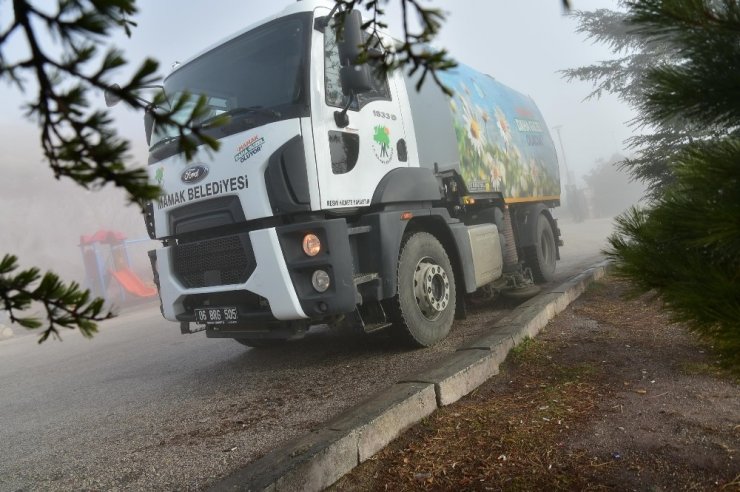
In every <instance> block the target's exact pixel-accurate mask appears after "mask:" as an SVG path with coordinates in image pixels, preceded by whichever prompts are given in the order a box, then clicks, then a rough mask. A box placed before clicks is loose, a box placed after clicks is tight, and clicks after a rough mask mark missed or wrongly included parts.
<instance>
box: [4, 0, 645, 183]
mask: <svg viewBox="0 0 740 492" xmlns="http://www.w3.org/2000/svg"><path fill="white" fill-rule="evenodd" d="M292 1H293V0H271V1H269V2H266V1H261V2H258V1H249V0H211V1H207V2H206V1H195V0H178V1H177V2H171V1H167V2H163V1H158V2H154V1H148V2H145V1H140V2H138V4H139V9H140V12H139V14H138V16H137V17H136V19H135V20H136V21H137V22H138V27H137V28H136V29H135V30H134V33H133V36H132V37H131V38H130V39H128V38H126V37H125V36H118V37H117V38H115V39H114V43H115V44H116V45H117V46H118V47H119V48H121V49H123V50H124V52H125V54H126V56H127V58H128V59H129V61H130V62H131V65H132V68H133V66H134V65H138V63H140V62H141V61H142V60H143V59H144V58H145V57H147V56H149V57H154V58H156V59H158V60H160V62H161V70H160V72H161V73H163V74H166V73H167V72H168V71H169V68H170V66H171V64H172V63H173V62H175V61H183V60H185V59H187V58H189V57H191V56H192V55H194V54H195V53H197V52H199V51H201V50H202V49H204V48H205V47H207V46H210V45H212V44H214V43H216V42H217V41H218V40H220V39H222V38H223V37H225V36H227V35H229V34H231V33H233V32H235V31H238V30H240V29H242V28H244V27H246V26H248V25H249V24H251V23H253V22H255V21H257V20H259V19H261V18H263V17H265V16H266V15H269V14H272V13H275V12H277V11H279V10H281V9H282V8H283V7H284V6H285V5H289V4H290V3H292ZM42 3H43V2H42ZM397 3H398V2H397V1H396V0H391V2H390V3H389V9H388V10H389V14H390V20H391V21H392V22H391V31H394V32H396V33H397V32H398V29H396V28H395V27H396V26H397V25H398V22H397V21H398V19H399V10H398V8H397V7H396V5H395V4H397ZM430 3H432V4H436V5H438V6H439V7H440V8H442V9H443V10H445V11H447V12H448V14H449V15H448V20H447V22H446V24H445V26H444V28H443V31H442V33H441V35H440V36H439V38H438V40H437V42H436V44H437V45H439V46H444V47H446V48H447V49H448V50H449V51H450V52H451V54H452V55H453V56H454V57H455V58H456V59H458V60H459V61H461V62H463V63H466V64H468V65H471V66H472V67H473V68H476V69H478V70H480V71H483V72H486V73H488V74H490V75H492V76H493V77H495V78H496V79H498V80H499V81H501V82H503V83H505V84H507V85H509V86H511V87H513V88H515V89H517V90H519V91H521V92H524V93H525V94H528V95H530V96H531V97H532V98H533V99H534V100H535V101H536V102H537V104H538V105H539V107H540V109H541V110H542V113H543V115H544V117H545V120H546V121H547V122H548V124H549V125H550V126H554V125H562V126H563V127H562V130H561V132H562V139H563V144H564V146H565V152H566V156H567V163H568V165H569V166H570V168H571V171H572V172H574V174H575V175H576V176H580V175H582V174H583V173H585V172H586V171H587V170H588V169H589V168H590V167H591V166H592V165H593V163H594V161H595V160H596V159H599V158H608V157H610V156H611V155H612V154H613V153H615V152H619V151H622V148H623V143H622V142H623V140H624V139H625V138H626V137H628V136H629V130H628V129H627V128H626V126H625V124H624V122H625V121H627V120H628V119H630V118H631V113H630V111H629V110H628V108H626V107H625V106H624V105H622V104H621V103H619V102H618V101H616V100H615V99H612V98H605V99H602V100H599V101H594V102H582V100H583V98H584V97H585V96H586V95H587V94H588V92H589V85H587V84H580V83H572V84H567V83H566V82H565V81H564V80H563V79H562V78H561V77H560V75H558V74H557V71H558V70H561V69H564V68H569V67H575V66H580V65H585V64H589V63H593V62H594V61H597V60H603V59H607V58H609V57H610V53H609V52H608V51H607V50H606V49H605V48H603V47H601V46H594V45H592V44H590V43H589V42H586V41H585V40H584V39H583V36H580V35H577V34H575V33H574V28H575V22H574V21H573V20H571V19H569V18H567V17H564V16H563V15H562V12H561V2H560V0H516V1H514V0H456V1H454V0H434V2H430ZM573 4H574V7H575V8H577V9H583V10H590V9H595V8H616V0H574V1H573ZM11 6H12V3H11V2H8V1H3V0H0V22H1V20H2V19H3V18H5V19H8V18H9V14H10V11H9V9H10V8H11ZM3 24H4V23H3ZM394 24H395V25H394ZM124 73H125V71H124V72H122V74H121V80H125V77H124V75H123V74H124ZM22 100H23V97H22V96H21V95H20V94H19V93H18V91H17V90H16V89H15V88H8V87H7V86H0V107H2V112H1V113H0V145H2V148H3V149H8V148H12V149H14V150H13V151H12V152H13V154H14V157H15V158H14V159H13V161H14V163H28V161H31V162H33V163H38V161H39V158H40V157H39V152H38V149H37V147H38V145H37V144H36V142H37V135H38V130H37V129H36V127H35V126H34V125H33V124H32V123H30V122H27V121H25V120H23V118H22V117H21V116H20V115H21V112H20V110H19V109H18V108H19V106H20V105H21V103H22ZM99 103H100V104H101V105H102V104H103V100H102V94H101V95H100V99H99ZM114 115H115V117H116V121H117V122H118V123H119V125H120V127H121V131H122V132H123V134H124V135H126V136H128V137H129V138H130V139H131V140H132V142H133V143H134V149H135V161H136V162H138V163H143V162H145V147H144V132H143V125H142V122H141V115H140V114H136V113H133V112H132V111H130V110H126V109H123V108H115V110H114ZM553 138H555V139H556V142H557V135H556V134H555V133H554V132H553ZM558 152H559V153H560V148H559V145H558ZM6 155H7V154H6ZM25 155H28V160H26V159H25V158H23V157H24V156H25ZM3 160H5V161H6V162H4V163H3V164H8V162H7V158H3ZM561 161H562V158H561ZM23 165H26V164H23Z"/></svg>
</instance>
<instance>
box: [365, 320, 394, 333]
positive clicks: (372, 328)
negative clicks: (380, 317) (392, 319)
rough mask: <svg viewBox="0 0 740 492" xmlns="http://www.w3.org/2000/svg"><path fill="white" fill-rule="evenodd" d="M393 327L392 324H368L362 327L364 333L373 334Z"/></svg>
mask: <svg viewBox="0 0 740 492" xmlns="http://www.w3.org/2000/svg"><path fill="white" fill-rule="evenodd" d="M390 326H393V323H387V322H386V323H370V324H367V325H365V326H363V327H362V329H363V330H364V331H365V333H375V332H376V331H380V330H384V329H385V328H388V327H390Z"/></svg>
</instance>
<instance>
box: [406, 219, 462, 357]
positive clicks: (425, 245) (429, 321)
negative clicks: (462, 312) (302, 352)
mask: <svg viewBox="0 0 740 492" xmlns="http://www.w3.org/2000/svg"><path fill="white" fill-rule="evenodd" d="M455 296H456V291H455V274H454V272H453V270H452V265H451V264H450V259H449V258H448V257H447V253H446V252H445V249H444V247H443V246H442V244H440V242H439V241H438V240H437V238H435V237H434V236H432V235H431V234H429V233H426V232H417V233H414V234H412V235H410V236H408V237H407V238H406V240H405V241H404V243H403V245H402V247H401V253H400V255H399V258H398V282H397V294H396V297H395V301H396V303H395V304H396V307H397V309H396V310H395V311H397V312H396V313H395V316H394V318H395V319H394V321H395V322H396V325H397V326H396V329H397V331H398V332H399V333H400V335H401V336H402V337H403V338H404V339H405V340H406V341H408V342H409V343H410V344H411V345H414V346H417V347H429V346H431V345H434V344H435V343H437V342H439V341H441V340H443V339H444V338H445V337H446V336H447V334H448V333H449V332H450V329H451V328H452V323H453V321H454V317H455V304H456V303H455V301H456V297H455Z"/></svg>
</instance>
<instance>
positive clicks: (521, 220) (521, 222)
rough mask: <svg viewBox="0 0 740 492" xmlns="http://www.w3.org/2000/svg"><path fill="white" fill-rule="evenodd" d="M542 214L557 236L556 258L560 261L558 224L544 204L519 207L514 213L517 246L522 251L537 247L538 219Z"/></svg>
mask: <svg viewBox="0 0 740 492" xmlns="http://www.w3.org/2000/svg"><path fill="white" fill-rule="evenodd" d="M540 214H542V215H544V216H545V218H546V219H547V221H548V222H549V223H550V228H551V229H552V232H553V235H554V236H555V258H556V259H558V260H559V259H560V247H559V246H558V237H559V234H558V223H557V221H556V220H555V218H554V217H553V216H552V213H551V212H550V209H549V208H548V207H547V206H546V205H545V204H544V203H535V204H531V205H526V206H518V207H517V208H516V211H515V212H514V213H513V215H514V217H515V224H516V227H515V234H516V242H517V246H518V248H519V250H520V252H521V250H522V249H524V248H527V247H529V246H535V245H536V243H537V241H538V239H537V218H538V217H539V215H540Z"/></svg>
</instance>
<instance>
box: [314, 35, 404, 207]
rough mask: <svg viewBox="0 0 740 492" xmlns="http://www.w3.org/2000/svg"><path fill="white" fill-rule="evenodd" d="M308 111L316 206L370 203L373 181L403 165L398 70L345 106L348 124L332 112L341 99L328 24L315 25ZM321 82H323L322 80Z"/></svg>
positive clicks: (338, 107) (336, 59) (344, 100)
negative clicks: (341, 124)
mask: <svg viewBox="0 0 740 492" xmlns="http://www.w3.org/2000/svg"><path fill="white" fill-rule="evenodd" d="M315 33H316V36H315V38H314V43H313V48H312V52H313V55H314V56H313V57H312V58H313V66H314V69H313V77H312V79H313V81H314V84H316V86H315V87H314V88H313V90H312V96H313V97H312V98H311V99H312V103H311V115H312V122H313V138H314V148H315V152H316V167H317V169H316V173H317V176H318V182H319V195H320V199H321V208H322V209H327V208H345V207H359V206H365V205H369V204H370V200H371V199H372V196H373V193H374V192H375V187H376V186H377V184H378V182H379V181H380V179H381V178H382V177H383V176H384V175H385V174H386V173H388V171H390V170H391V169H394V168H396V167H406V166H408V148H407V136H406V131H405V129H404V123H403V119H402V115H401V107H400V104H399V97H398V84H401V83H402V80H401V78H400V75H398V74H395V75H394V76H391V77H390V78H386V79H383V80H380V79H378V80H376V81H375V83H374V86H375V87H374V88H373V90H372V91H370V92H367V93H364V94H360V95H359V96H358V97H357V100H356V101H355V102H353V103H352V106H350V109H349V111H348V112H347V115H348V117H349V125H348V126H347V127H345V128H340V127H339V126H337V124H336V122H335V121H334V113H335V112H337V111H341V110H342V108H344V106H345V105H346V103H347V100H348V99H347V96H344V95H343V94H342V87H341V84H340V80H339V69H340V68H341V65H340V62H339V53H338V50H337V45H336V34H335V31H334V29H333V28H332V26H331V24H330V25H329V26H327V27H326V28H325V29H324V33H323V34H322V33H321V32H319V31H315ZM322 82H323V83H322Z"/></svg>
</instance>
